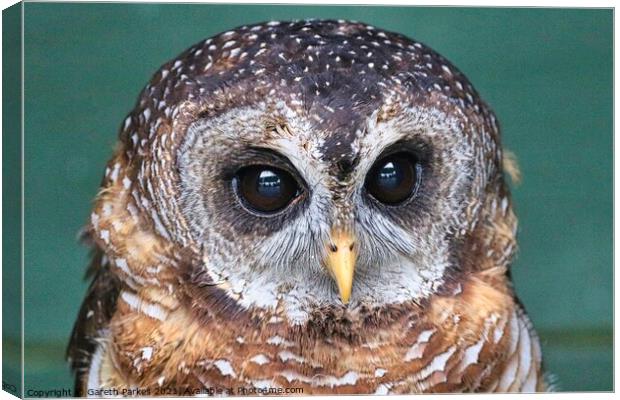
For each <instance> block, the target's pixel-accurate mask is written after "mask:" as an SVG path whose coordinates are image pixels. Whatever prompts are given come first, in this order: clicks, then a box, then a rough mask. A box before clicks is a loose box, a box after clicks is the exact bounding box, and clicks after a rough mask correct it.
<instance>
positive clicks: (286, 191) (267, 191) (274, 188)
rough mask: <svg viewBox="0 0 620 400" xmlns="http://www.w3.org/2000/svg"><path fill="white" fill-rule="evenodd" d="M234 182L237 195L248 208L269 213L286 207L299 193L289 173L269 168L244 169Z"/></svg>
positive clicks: (252, 167) (253, 167)
mask: <svg viewBox="0 0 620 400" xmlns="http://www.w3.org/2000/svg"><path fill="white" fill-rule="evenodd" d="M234 182H235V186H236V189H237V195H238V196H239V197H240V198H241V200H242V201H243V202H244V204H245V205H246V206H249V207H250V208H252V209H254V210H256V211H260V212H267V213H268V212H275V211H279V210H281V209H282V208H284V207H286V206H287V205H288V204H289V203H290V202H291V201H292V200H293V199H294V198H295V197H296V196H297V194H298V191H299V188H298V186H297V183H296V182H295V179H293V177H292V176H291V175H290V174H289V173H288V172H286V171H283V170H280V169H277V168H273V167H269V166H260V165H259V166H251V167H246V168H242V169H241V170H239V172H238V173H237V175H236V176H235V179H234Z"/></svg>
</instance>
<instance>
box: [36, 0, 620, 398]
mask: <svg viewBox="0 0 620 400" xmlns="http://www.w3.org/2000/svg"><path fill="white" fill-rule="evenodd" d="M311 17H312V18H344V19H353V20H361V21H365V22H368V23H371V24H373V25H375V26H378V27H382V28H385V29H388V30H392V31H397V32H401V33H404V34H406V35H408V36H411V37H414V38H416V39H418V40H421V41H422V42H424V43H427V44H428V45H430V46H431V47H433V48H434V49H435V50H437V51H439V52H440V53H441V54H443V55H444V56H446V57H447V58H448V59H450V60H451V61H452V62H453V63H454V64H455V65H457V66H458V67H459V68H460V69H461V70H462V71H463V72H464V73H465V74H466V75H467V76H468V77H469V78H470V80H471V81H472V82H473V84H474V86H475V87H476V88H477V89H478V90H479V91H480V93H481V94H482V96H483V98H484V99H485V100H486V101H487V102H489V103H490V104H491V106H492V107H493V109H494V110H495V111H496V113H497V115H498V117H499V120H500V122H501V125H502V127H503V138H504V144H505V146H506V147H507V148H509V149H511V150H512V151H513V152H515V153H516V155H517V156H518V158H519V161H520V165H521V169H522V172H523V177H524V180H523V183H522V184H521V185H520V186H518V187H516V188H514V198H515V203H516V211H517V214H518V216H519V218H520V229H519V239H520V252H519V254H518V258H517V260H516V262H515V263H514V266H513V276H514V280H515V284H516V287H517V291H518V293H519V295H520V297H521V299H522V301H523V303H524V304H525V306H526V308H527V310H528V311H529V313H530V316H531V318H532V320H533V322H534V325H535V327H536V328H537V330H538V332H539V334H540V336H541V339H542V345H543V352H544V357H545V362H546V365H547V369H548V370H549V371H550V372H551V373H552V374H553V375H554V376H555V380H556V381H557V383H558V385H559V389H561V390H612V389H613V382H612V370H613V361H612V357H613V356H612V345H613V343H612V336H613V335H612V329H613V325H612V294H613V279H612V274H613V262H612V251H613V250H612V141H613V133H612V132H613V130H612V129H613V128H612V117H613V114H612V101H613V97H612V87H613V83H612V76H613V71H612V52H613V48H612V32H613V12H612V11H611V10H563V9H542V8H539V9H509V8H501V9H493V8H487V9H480V8H477V9H476V8H414V7H410V8H404V7H352V6H351V7H313V6H264V5H260V6H228V5H180V4H176V5H164V4H158V5H155V4H152V5H147V4H139V5H138V4H99V5H94V4H58V3H56V4H53V3H52V4H44V3H27V4H26V5H25V37H24V40H25V154H26V157H25V158H26V159H25V207H26V210H25V227H26V228H25V229H26V233H25V265H26V267H25V286H26V297H25V331H26V336H25V340H26V349H25V357H26V378H25V384H26V389H51V388H58V387H62V386H70V385H71V377H70V373H69V371H68V368H67V366H66V364H65V362H64V361H63V352H64V348H65V345H66V342H67V339H68V336H69V332H70V330H71V326H72V324H73V321H74V318H75V316H76V313H77V310H78V307H79V305H80V302H81V299H82V296H83V295H84V291H85V288H86V283H85V282H83V281H82V276H83V273H84V269H85V266H86V263H87V259H88V256H87V253H88V252H87V249H86V248H84V247H82V246H81V245H79V244H78V243H77V240H76V237H77V234H78V231H79V229H80V227H81V226H82V225H83V224H84V223H85V222H86V221H87V218H88V215H89V209H90V207H91V204H92V199H93V197H94V196H95V194H96V192H97V187H98V184H99V181H100V178H101V175H102V171H103V168H104V163H105V162H106V160H107V159H108V158H109V157H110V155H111V153H112V148H113V146H114V143H115V140H116V135H117V131H118V128H119V127H120V123H121V121H122V120H123V119H124V116H125V115H126V113H127V112H128V111H129V110H130V109H131V108H132V106H133V104H134V101H135V99H136V97H137V95H138V92H139V91H140V90H141V89H142V87H143V86H144V85H145V84H146V82H147V80H148V79H149V78H150V76H151V74H153V73H154V72H155V71H156V69H157V68H158V67H159V66H160V65H161V64H163V63H164V62H165V61H167V60H168V59H171V58H173V57H175V56H176V55H177V54H178V53H180V52H181V51H182V50H184V49H185V48H187V47H189V46H190V45H192V44H194V43H195V42H198V41H200V40H201V39H204V38H206V37H209V36H211V35H213V34H215V33H218V32H220V31H223V30H228V29H230V28H232V27H236V26H238V25H242V24H248V23H253V22H260V21H264V20H270V19H284V20H287V19H298V18H311Z"/></svg>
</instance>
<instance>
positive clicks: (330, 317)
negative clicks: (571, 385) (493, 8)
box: [68, 20, 547, 396]
mask: <svg viewBox="0 0 620 400" xmlns="http://www.w3.org/2000/svg"><path fill="white" fill-rule="evenodd" d="M511 165H512V163H507V162H506V157H505V155H504V152H503V150H502V147H501V143H500V130H499V127H498V122H497V120H496V117H495V116H494V114H493V112H492V111H491V110H490V109H489V107H488V106H487V105H486V104H485V103H484V102H483V101H482V100H481V99H480V97H479V95H478V94H477V92H476V91H475V89H474V88H473V87H472V85H471V84H470V82H469V81H468V80H467V78H466V77H465V76H464V75H463V74H462V73H461V72H460V71H459V70H458V69H457V68H455V67H454V66H453V65H452V64H451V63H450V62H448V61H447V60H446V59H445V58H443V57H442V56H441V55H439V54H437V53H436V52H434V51H433V50H431V49H430V48H428V47H426V46H425V45H423V44H421V43H419V42H417V41H414V40H411V39H409V38H407V37H405V36H402V35H400V34H396V33H391V32H387V31H384V30H381V29H378V28H375V27H373V26H370V25H367V24H364V23H358V22H349V21H342V20H339V21H331V20H307V21H294V22H278V21H274V22H268V23H263V24H258V25H252V26H242V27H240V28H237V29H234V30H231V31H228V32H223V33H221V34H219V35H217V36H214V37H212V38H209V39H206V40H204V41H202V42H200V43H198V44H196V45H194V46H192V47H191V48H189V49H188V50H186V51H185V52H183V53H182V54H181V55H180V56H179V57H177V58H176V59H174V60H172V61H170V62H168V63H166V64H164V65H163V66H162V67H161V68H160V69H159V70H158V71H157V72H156V73H155V75H154V76H153V77H152V79H151V80H150V82H149V83H148V85H147V86H146V87H145V88H144V89H143V91H142V92H141V94H140V96H139V99H138V101H137V103H136V106H135V108H134V109H133V111H132V112H131V113H130V114H129V116H128V117H127V118H126V119H125V120H124V122H123V123H122V126H121V129H120V135H119V141H118V145H117V147H116V150H115V152H114V155H113V157H112V159H111V160H110V161H109V162H108V164H107V167H106V169H105V174H104V178H103V181H102V184H101V189H100V191H99V193H98V195H97V197H96V200H95V204H94V208H93V211H92V213H91V215H90V220H89V223H88V225H87V228H86V234H85V237H86V240H87V242H88V243H89V244H90V246H92V249H93V258H92V264H91V266H90V268H89V270H88V276H89V277H90V279H91V281H92V283H91V284H90V287H89V289H88V291H87V294H86V298H85V300H84V302H83V305H82V307H81V310H80V312H79V316H78V318H77V322H76V324H75V327H74V330H73V333H72V337H71V341H70V344H69V349H68V359H69V361H70V363H71V366H72V368H73V370H74V371H75V374H76V390H77V394H78V395H80V396H84V395H95V396H101V395H106V394H110V393H112V394H121V395H122V394H126V393H130V392H129V391H131V390H134V391H137V393H136V392H134V393H133V394H148V395H150V396H154V395H175V396H183V395H196V394H205V393H206V394H214V393H215V394H229V395H244V394H301V393H303V394H321V393H322V394H334V393H339V394H388V393H390V394H391V393H417V392H470V391H496V392H508V391H526V392H533V391H544V390H547V384H546V383H545V379H544V376H543V372H542V367H541V363H542V361H541V350H540V345H539V341H538V338H537V336H536V334H535V332H534V330H533V328H532V325H531V323H530V321H529V319H528V317H527V315H526V313H525V311H524V309H523V306H522V305H521V304H520V303H519V301H518V299H517V297H516V295H515V292H514V288H513V285H512V283H511V278H510V270H509V267H510V264H511V262H512V259H513V257H514V255H515V251H516V248H517V243H516V230H517V219H516V218H515V214H514V212H513V208H512V203H511V199H510V192H509V189H508V186H507V181H506V180H507V178H506V177H505V175H504V173H505V172H506V169H508V168H510V166H511ZM130 394H131V393H130Z"/></svg>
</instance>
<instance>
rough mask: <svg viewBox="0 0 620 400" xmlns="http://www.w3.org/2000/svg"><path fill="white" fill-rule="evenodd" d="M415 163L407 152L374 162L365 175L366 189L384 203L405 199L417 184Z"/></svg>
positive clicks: (396, 202)
mask: <svg viewBox="0 0 620 400" xmlns="http://www.w3.org/2000/svg"><path fill="white" fill-rule="evenodd" d="M417 169H418V166H417V163H416V162H415V160H414V159H413V157H412V156H410V155H408V154H400V153H399V154H394V155H391V156H388V157H386V158H383V159H381V160H379V161H377V162H376V163H375V165H374V166H373V167H372V168H371V170H370V172H369V173H368V176H367V177H366V190H368V193H370V194H371V195H372V196H373V197H374V198H376V199H377V200H379V201H380V202H382V203H385V204H398V203H402V202H404V201H405V200H407V199H408V198H409V197H410V196H411V195H412V194H413V192H414V191H415V188H416V186H417Z"/></svg>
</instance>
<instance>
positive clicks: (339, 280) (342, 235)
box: [325, 230, 357, 304]
mask: <svg viewBox="0 0 620 400" xmlns="http://www.w3.org/2000/svg"><path fill="white" fill-rule="evenodd" d="M356 259H357V248H356V247H355V237H354V236H353V235H352V234H350V233H347V232H343V231H340V230H336V231H332V235H331V243H330V244H328V246H327V259H326V260H325V264H326V266H327V269H328V270H329V273H330V274H331V276H332V277H333V278H334V280H335V281H336V285H338V291H339V292H340V299H341V300H342V302H343V303H344V304H347V303H348V302H349V298H350V297H351V287H352V286H353V272H354V270H355V260H356Z"/></svg>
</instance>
